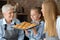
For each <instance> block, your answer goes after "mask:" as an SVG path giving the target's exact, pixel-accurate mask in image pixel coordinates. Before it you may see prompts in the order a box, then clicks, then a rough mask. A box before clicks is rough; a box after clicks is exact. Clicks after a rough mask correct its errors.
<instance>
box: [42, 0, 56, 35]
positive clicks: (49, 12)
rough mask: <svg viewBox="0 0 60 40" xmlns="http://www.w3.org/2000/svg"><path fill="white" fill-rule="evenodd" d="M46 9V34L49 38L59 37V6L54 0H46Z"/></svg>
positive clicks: (44, 3) (44, 4)
mask: <svg viewBox="0 0 60 40" xmlns="http://www.w3.org/2000/svg"><path fill="white" fill-rule="evenodd" d="M42 5H43V6H44V9H45V14H43V15H44V19H45V24H46V29H45V30H46V32H48V35H49V36H57V33H56V15H55V14H56V13H57V6H56V3H55V2H54V1H53V0H45V1H44V2H43V4H42Z"/></svg>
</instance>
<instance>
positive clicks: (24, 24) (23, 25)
mask: <svg viewBox="0 0 60 40" xmlns="http://www.w3.org/2000/svg"><path fill="white" fill-rule="evenodd" d="M34 26H36V24H33V23H29V22H22V23H21V24H17V25H15V26H14V27H15V28H17V29H29V28H32V27H34Z"/></svg>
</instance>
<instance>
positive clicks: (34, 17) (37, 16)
mask: <svg viewBox="0 0 60 40" xmlns="http://www.w3.org/2000/svg"><path fill="white" fill-rule="evenodd" d="M30 15H31V19H32V20H35V21H37V20H39V19H40V16H41V15H40V14H39V12H38V10H35V9H32V10H31V12H30Z"/></svg>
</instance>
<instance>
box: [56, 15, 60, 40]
mask: <svg viewBox="0 0 60 40" xmlns="http://www.w3.org/2000/svg"><path fill="white" fill-rule="evenodd" d="M56 29H57V34H58V37H59V39H60V16H58V17H57V20H56Z"/></svg>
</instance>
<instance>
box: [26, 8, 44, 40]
mask: <svg viewBox="0 0 60 40" xmlns="http://www.w3.org/2000/svg"><path fill="white" fill-rule="evenodd" d="M30 16H31V19H32V23H35V24H37V25H38V26H36V27H34V28H31V29H28V30H25V34H26V36H27V37H28V38H29V40H40V38H41V36H42V35H43V30H44V21H42V13H41V8H39V7H35V8H32V9H31V11H30Z"/></svg>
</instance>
